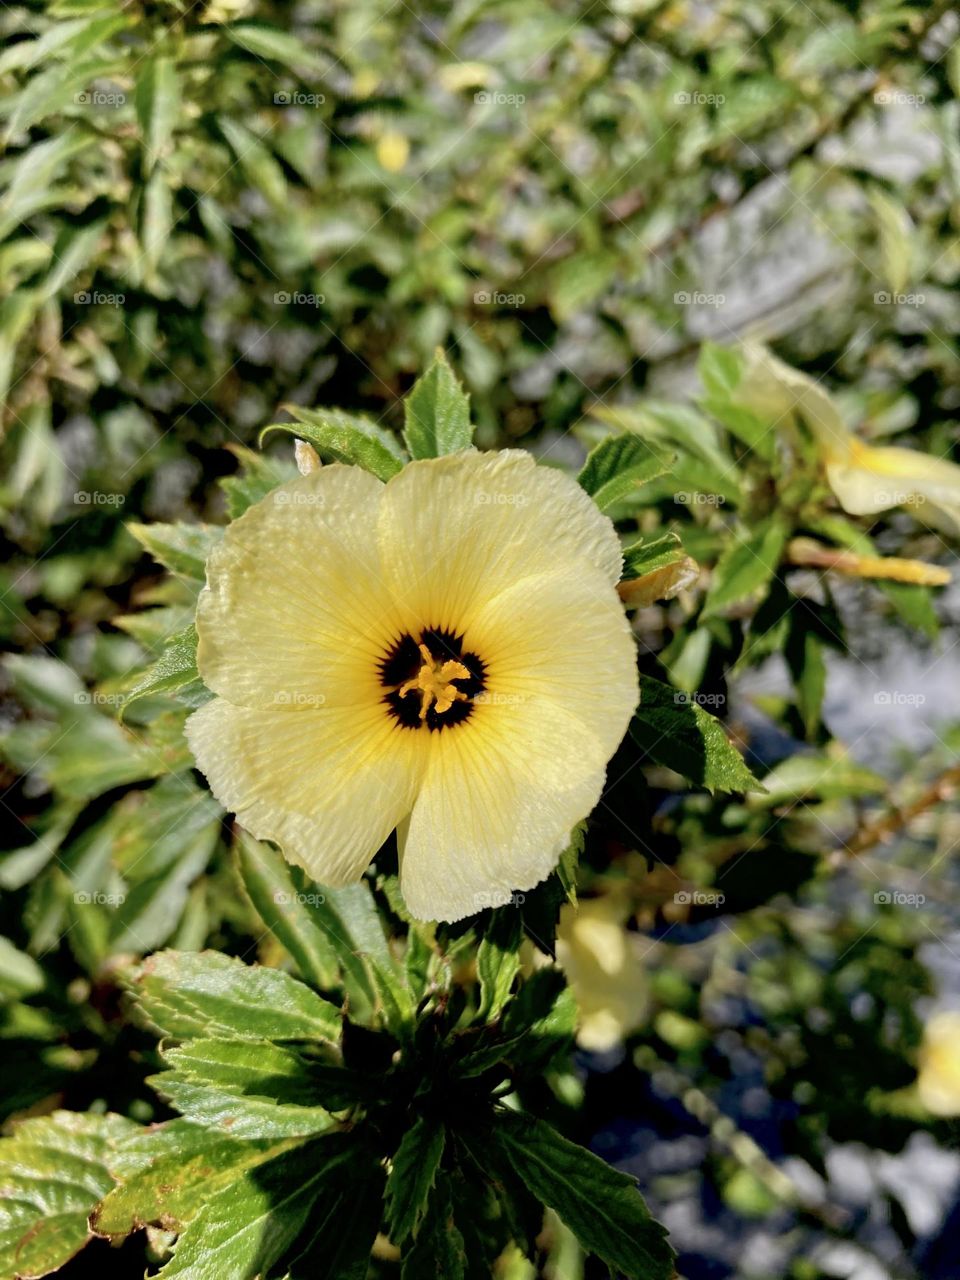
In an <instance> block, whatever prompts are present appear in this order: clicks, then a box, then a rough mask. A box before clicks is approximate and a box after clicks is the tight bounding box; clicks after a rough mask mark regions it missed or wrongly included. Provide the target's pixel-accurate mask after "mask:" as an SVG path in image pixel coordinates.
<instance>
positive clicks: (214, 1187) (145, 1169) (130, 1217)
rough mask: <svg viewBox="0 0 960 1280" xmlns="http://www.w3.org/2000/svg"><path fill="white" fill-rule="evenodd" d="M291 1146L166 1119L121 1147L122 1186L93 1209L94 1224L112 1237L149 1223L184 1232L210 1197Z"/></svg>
mask: <svg viewBox="0 0 960 1280" xmlns="http://www.w3.org/2000/svg"><path fill="white" fill-rule="evenodd" d="M290 1145H291V1140H290V1139H288V1140H286V1141H285V1142H273V1141H262V1142H238V1141H237V1140H236V1139H235V1138H231V1137H229V1136H228V1135H226V1134H224V1133H217V1132H216V1131H214V1130H210V1129H204V1128H202V1127H201V1126H200V1125H197V1124H193V1123H192V1122H191V1121H189V1120H182V1119H177V1120H168V1121H166V1122H165V1123H164V1124H162V1125H160V1126H158V1127H152V1128H150V1129H148V1130H146V1131H144V1132H143V1133H139V1134H135V1135H134V1136H133V1137H131V1138H128V1139H126V1140H125V1141H124V1142H123V1143H122V1144H121V1145H120V1147H119V1149H118V1152H117V1154H116V1156H114V1157H113V1159H112V1160H111V1162H110V1170H111V1173H112V1174H113V1175H114V1177H115V1178H116V1179H117V1184H118V1185H117V1186H115V1187H114V1188H113V1190H112V1191H110V1192H109V1194H108V1195H107V1196H106V1197H105V1198H104V1199H103V1200H102V1201H101V1203H100V1205H99V1206H98V1207H97V1208H96V1209H95V1210H94V1212H93V1214H92V1216H91V1219H90V1225H91V1227H92V1228H93V1230H94V1231H95V1232H96V1233H97V1234H98V1235H102V1236H109V1237H111V1238H113V1239H120V1238H122V1237H124V1236H128V1235H130V1233H131V1232H132V1231H137V1230H139V1229H140V1228H141V1227H144V1226H146V1225H147V1224H148V1223H157V1224H159V1225H160V1226H162V1227H163V1228H164V1229H165V1230H167V1231H177V1232H180V1231H182V1230H183V1228H184V1226H185V1225H186V1224H187V1223H188V1222H189V1221H190V1219H191V1218H195V1217H196V1215H197V1214H198V1213H199V1212H200V1210H201V1208H202V1207H203V1205H204V1203H205V1202H206V1201H207V1200H209V1199H211V1198H212V1197H213V1196H215V1195H216V1194H217V1193H218V1192H219V1191H220V1190H222V1189H223V1188H224V1187H226V1186H229V1185H230V1184H231V1183H233V1182H236V1181H237V1180H238V1178H239V1177H240V1175H241V1174H242V1173H244V1171H245V1170H247V1169H251V1168H254V1167H255V1166H256V1165H258V1164H262V1163H263V1162H264V1161H265V1160H269V1159H270V1158H271V1157H272V1156H275V1155H279V1154H280V1153H281V1152H282V1151H284V1150H285V1149H286V1148H288V1147H289V1146H290Z"/></svg>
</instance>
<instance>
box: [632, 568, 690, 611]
mask: <svg viewBox="0 0 960 1280" xmlns="http://www.w3.org/2000/svg"><path fill="white" fill-rule="evenodd" d="M699 577H700V566H699V565H698V564H697V562H696V560H693V559H691V558H690V556H683V557H682V558H681V559H679V560H674V562H673V563H672V564H667V565H663V566H662V568H660V569H654V570H653V571H652V572H651V573H644V574H642V575H641V576H640V577H639V578H630V579H628V580H627V581H626V582H621V583H619V584H618V586H617V592H618V594H619V596H620V599H621V600H622V601H623V603H624V605H625V606H626V607H627V608H628V609H642V608H643V607H644V606H645V605H648V604H654V603H655V602H656V601H657V600H673V599H674V597H675V596H678V595H679V594H680V592H681V591H685V590H686V589H687V587H691V586H693V584H694V583H695V582H696V580H697V579H698V578H699Z"/></svg>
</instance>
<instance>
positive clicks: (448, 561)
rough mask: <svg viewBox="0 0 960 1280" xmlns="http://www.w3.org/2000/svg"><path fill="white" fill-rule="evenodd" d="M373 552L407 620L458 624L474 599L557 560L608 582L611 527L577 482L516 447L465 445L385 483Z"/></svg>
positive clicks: (612, 565)
mask: <svg viewBox="0 0 960 1280" xmlns="http://www.w3.org/2000/svg"><path fill="white" fill-rule="evenodd" d="M379 538H380V554H381V558H382V562H383V566H384V572H385V575H386V579H387V582H388V584H389V586H390V589H391V593H392V594H393V595H394V597H396V598H397V599H402V600H403V602H404V604H405V606H406V607H407V609H408V611H409V622H408V626H409V627H410V628H411V629H412V628H414V627H417V626H419V627H431V628H440V629H446V630H454V631H457V632H459V631H461V630H462V629H463V628H464V626H466V625H467V622H468V621H469V619H470V617H471V616H472V614H473V613H474V612H475V610H476V608H477V606H478V604H482V603H483V602H485V601H487V600H489V599H490V597H491V596H493V595H496V594H497V593H498V592H500V591H502V590H504V589H505V588H506V587H508V586H510V585H512V584H513V583H515V582H516V581H517V580H518V579H520V578H523V577H526V576H528V575H530V574H537V573H544V572H547V571H549V570H550V569H552V568H553V567H555V566H556V565H557V564H558V563H559V564H564V563H567V564H569V565H570V569H571V572H572V571H573V567H574V564H576V565H578V566H584V567H589V566H592V567H593V568H594V569H596V570H599V571H600V572H601V573H602V574H603V575H604V576H605V577H606V578H607V580H608V581H609V582H610V583H611V584H613V583H616V581H617V580H618V578H619V577H620V570H621V567H622V557H621V554H620V543H619V539H618V538H617V535H616V533H615V531H614V528H613V525H612V524H611V522H610V521H609V520H608V519H607V518H606V516H604V515H602V514H601V513H600V512H599V511H598V510H597V507H596V506H595V504H594V503H593V502H592V501H591V499H590V498H589V497H588V496H587V494H586V493H584V491H583V490H582V489H581V488H580V486H579V485H578V484H577V483H576V481H574V480H571V479H570V477H569V476H566V475H564V474H563V473H562V472H560V471H556V470H553V469H551V468H549V467H541V466H537V464H536V463H535V461H534V460H533V458H532V457H531V456H530V454H528V453H526V452H524V451H522V450H515V449H514V450H504V451H502V452H499V453H476V452H474V451H467V452H463V453H457V454H451V455H450V456H448V457H445V458H431V459H429V460H423V461H420V462H413V463H411V464H410V465H409V466H406V467H404V469H403V471H401V472H400V474H399V475H397V476H395V477H393V478H392V479H391V480H390V481H388V483H387V486H386V490H385V492H384V495H383V501H382V503H381V506H380V534H379Z"/></svg>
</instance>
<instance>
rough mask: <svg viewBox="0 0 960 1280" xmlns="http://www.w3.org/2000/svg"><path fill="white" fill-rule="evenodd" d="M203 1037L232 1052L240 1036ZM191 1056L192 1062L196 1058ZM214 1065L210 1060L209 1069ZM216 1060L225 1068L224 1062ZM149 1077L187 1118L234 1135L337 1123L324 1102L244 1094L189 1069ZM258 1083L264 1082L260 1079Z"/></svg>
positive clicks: (309, 1130) (290, 1132) (306, 1131)
mask: <svg viewBox="0 0 960 1280" xmlns="http://www.w3.org/2000/svg"><path fill="white" fill-rule="evenodd" d="M203 1043H204V1044H205V1049H204V1052H207V1053H210V1052H212V1049H211V1048H210V1046H211V1045H216V1046H217V1048H218V1049H219V1050H220V1052H222V1053H223V1054H224V1056H228V1055H230V1054H233V1053H234V1052H235V1046H236V1045H237V1044H238V1043H239V1042H238V1041H236V1040H223V1041H206V1042H203ZM228 1046H229V1048H228ZM264 1056H265V1057H266V1055H264ZM191 1062H192V1063H194V1064H195V1059H191ZM216 1065H217V1064H210V1069H211V1070H212V1069H213V1068H214V1067H215V1066H216ZM220 1066H221V1068H223V1067H225V1066H226V1063H221V1064H220ZM251 1076H252V1073H251ZM147 1083H148V1084H149V1085H150V1086H151V1087H152V1088H154V1089H156V1091H157V1093H159V1094H160V1095H161V1096H162V1097H164V1098H166V1099H167V1101H168V1102H169V1103H170V1104H171V1106H173V1107H174V1108H175V1109H176V1110H177V1111H179V1112H180V1114H181V1115H182V1116H184V1117H185V1118H186V1119H187V1120H190V1121H192V1122H193V1123H194V1124H199V1125H202V1126H203V1127H204V1128H205V1129H212V1130H214V1131H215V1132H218V1133H226V1134H229V1136H230V1137H231V1138H237V1139H238V1140H249V1139H279V1138H308V1137H310V1136H311V1135H312V1134H316V1133H324V1132H325V1131H326V1130H328V1129H332V1128H334V1127H335V1126H336V1123H337V1122H336V1120H335V1119H334V1117H333V1116H332V1115H330V1113H329V1112H328V1111H327V1109H326V1107H305V1106H299V1105H298V1104H296V1103H286V1102H283V1101H280V1100H277V1099H274V1098H269V1097H266V1096H247V1095H246V1094H244V1093H243V1092H242V1090H241V1089H240V1086H239V1085H237V1086H236V1087H235V1088H217V1087H216V1086H215V1085H207V1084H198V1083H197V1081H196V1080H195V1079H193V1077H192V1076H191V1075H190V1074H189V1073H187V1072H182V1071H161V1072H160V1073H159V1074H158V1075H153V1076H148V1077H147ZM256 1083H257V1082H256V1081H255V1080H251V1087H256ZM259 1083H261V1084H263V1083H265V1082H264V1081H263V1080H261V1081H260V1082H259ZM271 1087H274V1088H280V1087H281V1084H280V1082H279V1081H278V1082H276V1084H274V1085H273V1086H271Z"/></svg>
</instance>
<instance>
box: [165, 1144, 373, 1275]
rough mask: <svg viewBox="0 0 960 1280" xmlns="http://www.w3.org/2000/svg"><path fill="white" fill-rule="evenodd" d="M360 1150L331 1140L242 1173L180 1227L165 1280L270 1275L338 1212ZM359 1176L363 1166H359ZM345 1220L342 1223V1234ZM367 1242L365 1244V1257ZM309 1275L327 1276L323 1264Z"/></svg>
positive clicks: (349, 1186) (288, 1153)
mask: <svg viewBox="0 0 960 1280" xmlns="http://www.w3.org/2000/svg"><path fill="white" fill-rule="evenodd" d="M361 1155H362V1149H361V1148H359V1146H358V1144H357V1143H356V1142H355V1141H353V1140H351V1139H350V1138H349V1137H347V1136H345V1135H340V1134H336V1135H330V1136H329V1137H325V1138H320V1139H318V1140H317V1141H315V1142H309V1143H307V1144H305V1145H303V1146H301V1147H298V1148H296V1149H295V1150H293V1151H287V1152H284V1153H283V1154H282V1155H279V1156H277V1157H276V1158H275V1159H273V1160H269V1161H267V1162H266V1163H264V1164H261V1165H259V1166H257V1167H256V1168H254V1169H252V1170H249V1171H247V1172H246V1173H244V1174H243V1175H242V1176H241V1177H240V1178H239V1179H238V1180H237V1181H235V1182H233V1183H231V1184H230V1185H229V1186H227V1187H226V1188H224V1189H223V1190H221V1191H218V1192H217V1193H216V1194H215V1195H213V1196H212V1197H211V1198H210V1199H209V1200H207V1202H206V1204H204V1206H203V1209H202V1210H201V1212H200V1213H199V1214H198V1215H197V1216H196V1217H195V1218H193V1219H192V1220H191V1221H190V1222H189V1223H188V1224H187V1226H186V1228H185V1230H184V1231H183V1233H182V1235H181V1236H180V1238H179V1239H178V1241H177V1244H176V1247H175V1250H174V1254H173V1258H172V1259H171V1261H170V1262H168V1263H167V1265H166V1266H165V1267H164V1268H163V1269H162V1271H161V1272H160V1274H161V1275H162V1276H163V1278H164V1280H171V1278H172V1277H179V1278H180V1280H225V1277H227V1276H231V1277H238V1278H239V1277H241V1276H243V1277H253V1276H260V1275H264V1276H265V1275H272V1274H275V1272H274V1271H273V1266H274V1264H275V1263H276V1262H277V1260H278V1259H279V1258H281V1257H282V1256H283V1255H284V1254H285V1253H286V1252H287V1251H288V1250H289V1249H290V1247H291V1246H292V1245H293V1244H294V1242H295V1241H296V1240H297V1238H298V1236H299V1235H300V1234H301V1232H302V1231H303V1230H304V1229H305V1228H306V1227H307V1226H308V1225H310V1226H312V1225H313V1223H314V1222H315V1221H316V1219H317V1217H318V1216H320V1215H322V1217H323V1218H324V1219H329V1217H330V1216H331V1214H332V1213H334V1212H335V1211H336V1212H339V1213H340V1214H343V1213H344V1208H345V1205H344V1201H345V1199H346V1197H347V1194H348V1193H349V1191H350V1190H351V1184H352V1183H354V1182H355V1181H356V1175H355V1174H354V1172H353V1170H354V1169H355V1168H356V1167H357V1165H358V1164H359V1160H358V1157H360V1156H361ZM363 1166H364V1168H365V1169H366V1167H367V1162H366V1161H363ZM348 1222H349V1218H348V1217H346V1215H344V1217H342V1218H341V1224H342V1226H343V1229H344V1230H346V1229H347V1226H348ZM370 1244H372V1237H371V1240H370V1241H369V1243H368V1244H367V1246H366V1248H367V1255H368V1256H369V1247H370ZM313 1274H314V1276H315V1277H316V1278H317V1280H320V1277H321V1276H329V1275H330V1272H329V1270H327V1262H326V1260H322V1261H320V1262H318V1265H317V1268H316V1270H315V1271H314V1273H313Z"/></svg>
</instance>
